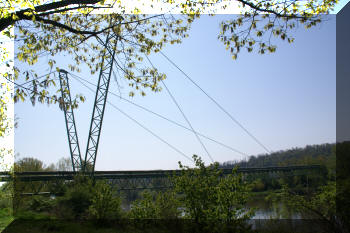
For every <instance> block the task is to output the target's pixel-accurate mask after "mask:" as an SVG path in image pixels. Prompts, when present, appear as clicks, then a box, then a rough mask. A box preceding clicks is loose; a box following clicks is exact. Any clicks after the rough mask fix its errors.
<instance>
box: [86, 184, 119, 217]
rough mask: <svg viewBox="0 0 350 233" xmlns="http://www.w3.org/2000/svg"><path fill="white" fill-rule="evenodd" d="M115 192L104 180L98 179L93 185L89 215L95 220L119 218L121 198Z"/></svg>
mask: <svg viewBox="0 0 350 233" xmlns="http://www.w3.org/2000/svg"><path fill="white" fill-rule="evenodd" d="M115 193H116V192H115V190H114V189H113V188H111V186H110V185H109V184H107V183H106V182H105V181H98V182H97V183H96V184H95V186H94V191H93V196H92V199H91V205H90V206H89V217H90V218H92V219H95V220H97V221H105V220H108V219H117V218H121V216H122V211H121V199H120V198H119V197H118V196H116V195H115Z"/></svg>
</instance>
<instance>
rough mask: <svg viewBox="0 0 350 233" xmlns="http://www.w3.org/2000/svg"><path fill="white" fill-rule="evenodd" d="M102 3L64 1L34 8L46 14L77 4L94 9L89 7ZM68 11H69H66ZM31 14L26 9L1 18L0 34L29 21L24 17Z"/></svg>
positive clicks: (30, 10) (81, 0)
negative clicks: (22, 20)
mask: <svg viewBox="0 0 350 233" xmlns="http://www.w3.org/2000/svg"><path fill="white" fill-rule="evenodd" d="M100 1H101V0H63V1H59V2H52V3H48V4H44V5H40V6H36V7H34V11H35V12H46V11H51V10H56V9H57V10H58V9H60V8H62V7H67V6H71V5H77V4H78V5H80V8H89V7H93V6H89V5H93V4H96V3H98V2H100ZM62 11H65V9H62ZM66 11H69V9H66ZM31 12H33V10H32V9H24V10H20V11H17V12H14V13H13V14H11V16H10V17H6V18H1V19H0V32H1V31H3V30H5V29H6V28H7V27H9V26H11V25H13V24H14V23H15V22H16V21H18V20H21V19H28V18H25V17H23V16H26V15H25V13H31ZM12 16H17V17H18V18H19V19H13V17H12Z"/></svg>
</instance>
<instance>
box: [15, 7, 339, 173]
mask: <svg viewBox="0 0 350 233" xmlns="http://www.w3.org/2000/svg"><path fill="white" fill-rule="evenodd" d="M341 4H342V2H341V3H340V5H341ZM335 12H337V9H335ZM228 17H229V16H227V15H217V16H215V17H209V16H202V17H201V18H200V19H199V20H198V21H197V22H196V21H195V22H194V23H193V25H192V28H191V31H190V33H189V34H190V37H189V38H187V39H184V40H183V43H182V44H180V45H169V46H167V47H166V48H165V49H164V50H163V52H164V53H165V54H166V55H167V56H168V57H169V58H171V60H172V61H173V62H175V63H176V64H177V65H178V66H179V67H180V68H181V69H182V70H183V71H184V72H185V73H186V74H187V75H189V76H190V77H191V78H192V79H193V80H194V81H195V82H196V83H197V84H198V85H199V86H200V87H201V88H202V89H204V90H205V91H206V92H207V93H208V94H209V95H210V96H211V97H212V98H214V99H215V100H216V101H217V102H218V103H220V105H222V106H223V107H224V108H225V109H226V111H228V112H229V113H230V114H232V116H233V117H235V119H237V120H238V121H239V122H240V124H242V125H243V126H244V127H245V128H246V129H247V130H248V131H249V132H250V133H251V134H252V135H254V136H255V137H256V138H257V139H258V140H259V141H260V142H261V143H262V144H264V145H265V146H266V147H267V148H268V149H269V150H270V151H278V150H285V149H290V148H293V147H303V146H305V145H310V144H321V143H333V142H335V137H336V130H335V126H336V113H335V112H336V104H335V103H336V102H335V101H336V81H335V80H336V62H335V60H336V59H335V55H336V53H335V48H336V43H335V33H336V31H335V25H336V24H335V23H336V22H335V15H330V16H329V17H328V20H327V21H325V22H323V23H322V24H321V25H319V26H316V27H315V28H311V29H309V30H305V29H304V28H300V29H298V30H296V31H295V32H294V33H293V35H294V37H295V42H294V43H292V44H288V43H286V42H281V41H278V40H276V43H277V51H276V52H275V53H273V54H265V55H260V54H256V53H253V54H248V53H245V52H242V53H240V54H239V57H238V59H237V60H232V59H231V55H230V54H229V53H228V51H226V50H225V47H224V45H223V44H222V43H221V42H220V41H219V40H218V39H217V35H218V33H219V23H220V21H222V20H223V19H226V18H228ZM150 59H151V61H152V62H153V63H154V65H155V66H156V67H158V69H159V70H160V71H161V72H164V73H166V74H167V79H166V85H167V87H168V88H169V89H170V90H171V93H172V94H173V95H174V97H175V98H176V100H177V102H178V103H179V104H180V106H181V108H182V110H183V111H184V113H185V114H186V116H187V118H188V119H189V120H190V122H191V123H192V126H193V128H194V129H195V130H196V131H198V132H201V133H202V134H205V135H206V136H209V137H211V138H213V139H215V140H217V141H220V142H222V143H224V144H226V145H229V146H231V147H232V148H235V149H237V150H239V151H241V152H244V154H245V155H242V154H239V153H236V152H233V151H231V150H229V149H227V148H225V147H222V146H220V145H218V144H215V143H213V142H211V141H209V140H207V139H203V138H202V140H203V143H204V144H205V146H206V148H207V150H208V151H209V153H210V155H211V157H212V158H213V159H214V160H215V161H218V162H225V161H229V160H241V159H245V158H247V156H248V155H257V154H262V153H266V150H264V148H263V147H261V146H260V145H258V144H257V143H256V142H255V141H254V140H253V139H252V138H251V137H250V136H249V135H248V134H247V133H246V132H245V131H244V130H242V129H241V128H240V127H239V126H238V125H237V124H235V123H234V122H233V121H232V120H230V118H229V117H228V116H227V115H225V114H224V113H223V112H222V111H221V110H220V109H219V108H218V107H217V106H216V105H215V104H213V102H211V101H210V100H209V99H208V98H207V97H206V96H205V95H204V94H203V93H202V92H201V91H200V90H199V89H198V88H196V87H195V86H194V85H192V84H191V82H189V81H188V80H187V79H186V78H185V77H184V75H183V74H182V73H181V72H179V71H178V70H177V69H176V68H175V67H174V66H172V65H171V64H170V63H169V62H168V61H167V60H166V59H165V58H164V57H162V56H161V55H152V56H150ZM57 60H58V62H57V63H59V64H60V67H62V68H66V69H67V70H68V66H67V65H68V61H67V58H65V57H60V58H58V59H57ZM45 63H46V60H44V61H39V62H38V65H37V67H45V66H44V64H45ZM38 69H40V68H38ZM42 69H43V70H42V72H43V74H44V73H45V68H42ZM39 72H40V71H39ZM39 72H38V73H39ZM46 73H47V71H46ZM39 74H40V73H39ZM76 75H78V76H80V77H84V78H86V79H89V80H90V81H92V82H94V83H97V78H98V76H97V74H96V75H95V76H91V75H89V74H88V73H87V72H84V71H83V72H82V73H76ZM119 82H120V83H121V84H122V85H123V86H124V87H123V88H122V89H121V95H122V96H123V97H124V98H127V99H129V100H130V101H133V102H135V103H137V104H139V105H142V106H144V107H147V108H149V109H151V110H152V111H154V112H157V113H159V114H161V115H164V116H166V117H168V118H170V119H172V120H174V121H176V122H179V123H180V124H183V125H185V126H187V127H188V125H187V123H186V121H185V120H184V118H183V117H182V115H181V113H180V112H179V111H178V109H177V108H176V105H175V104H174V103H173V102H172V100H171V98H170V97H169V95H168V93H167V92H166V91H165V90H163V91H162V92H160V93H148V94H147V96H146V97H141V96H138V95H136V96H135V97H133V98H129V97H128V91H129V89H128V87H127V83H126V82H123V81H122V80H119ZM70 85H71V92H72V94H73V95H75V94H79V93H82V94H84V95H85V97H86V98H87V101H86V102H85V103H84V104H82V105H80V106H79V108H78V109H77V110H76V111H75V119H76V124H77V131H78V137H79V141H80V148H81V152H82V155H85V150H86V142H87V137H88V130H89V125H90V119H91V113H92V107H93V99H94V93H91V92H90V91H89V90H88V89H86V88H85V87H83V86H82V85H81V84H80V83H78V82H77V81H75V80H74V79H72V78H71V79H70ZM110 91H112V92H114V93H116V94H119V91H118V88H117V84H116V82H115V81H114V80H113V79H112V80H111V85H110ZM108 101H110V102H112V103H113V104H114V105H115V106H117V107H118V108H120V109H121V110H122V111H124V112H126V113H127V114H129V115H130V116H131V117H133V118H134V119H136V120H137V121H139V122H140V123H141V124H143V125H144V126H145V127H147V128H149V129H150V130H152V131H153V132H154V133H155V134H157V135H159V136H160V137H161V138H163V140H165V141H167V142H168V143H170V144H171V145H173V146H174V147H176V148H177V149H178V150H180V151H182V152H183V153H184V154H185V155H186V156H188V157H191V156H192V155H193V154H197V155H199V156H201V157H202V158H203V160H204V161H205V162H206V163H210V162H211V160H210V158H209V156H208V155H207V153H206V152H205V151H204V149H203V148H202V147H201V145H200V143H199V142H198V141H197V139H196V137H195V135H194V134H193V133H192V132H189V131H186V130H184V129H182V128H179V127H177V126H175V125H173V124H171V123H169V122H167V121H164V120H163V119H160V118H157V117H156V116H154V115H152V114H149V113H147V112H145V111H143V110H140V109H138V108H136V107H135V106H133V105H130V104H129V103H126V102H125V101H123V100H121V99H119V98H117V97H115V96H112V95H111V94H109V96H108ZM15 114H16V116H17V117H18V118H19V121H18V123H19V127H18V128H17V129H15V137H14V138H15V153H16V154H17V156H16V159H21V158H23V157H35V158H38V159H40V160H42V161H44V163H45V164H50V163H56V162H57V161H58V160H59V159H60V158H62V157H69V156H70V155H69V146H68V142H67V134H66V129H65V121H64V114H63V112H62V111H60V110H59V108H58V106H56V105H50V106H47V105H41V104H37V105H36V106H35V107H33V106H32V105H31V103H30V102H29V101H27V102H24V103H17V104H15ZM178 161H182V163H184V164H186V165H190V166H191V165H193V163H192V162H191V161H189V160H188V159H187V158H185V157H184V156H183V155H181V154H179V153H178V152H176V151H175V150H173V149H172V148H171V147H169V146H168V145H166V144H165V143H163V142H162V141H160V140H159V139H158V138H156V137H154V136H153V135H151V134H150V133H149V132H148V131H146V130H144V129H143V128H141V127H140V126H139V125H137V124H135V123H134V122H133V121H131V120H130V119H128V118H126V117H125V116H124V115H123V114H121V113H120V112H118V111H117V110H116V109H114V108H113V107H112V106H110V105H107V106H106V111H105V116H104V122H103V126H102V133H101V138H100V144H99V150H98V156H97V160H96V170H140V169H144V170H150V169H176V168H178Z"/></svg>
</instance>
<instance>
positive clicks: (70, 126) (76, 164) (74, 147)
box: [59, 69, 82, 171]
mask: <svg viewBox="0 0 350 233" xmlns="http://www.w3.org/2000/svg"><path fill="white" fill-rule="evenodd" d="M59 79H60V85H61V96H62V103H60V104H61V107H62V109H63V112H64V119H65V121H66V129H67V136H68V143H69V150H70V155H71V160H72V166H73V171H81V170H82V159H81V154H80V147H79V140H78V134H77V128H76V126H75V119H74V112H73V108H72V99H71V96H70V89H69V82H68V75H67V71H65V70H62V69H61V70H60V71H59Z"/></svg>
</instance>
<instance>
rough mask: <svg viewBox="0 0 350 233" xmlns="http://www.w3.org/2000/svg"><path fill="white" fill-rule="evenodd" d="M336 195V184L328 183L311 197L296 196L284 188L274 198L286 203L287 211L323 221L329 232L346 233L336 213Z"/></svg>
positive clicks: (338, 214)
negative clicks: (297, 212)
mask: <svg viewBox="0 0 350 233" xmlns="http://www.w3.org/2000/svg"><path fill="white" fill-rule="evenodd" d="M336 195H337V190H336V182H335V181H330V182H329V183H328V184H327V185H324V186H321V187H320V188H319V190H318V191H317V192H316V193H315V194H314V195H312V196H311V197H310V196H301V195H299V194H296V193H294V192H292V191H291V190H289V189H288V188H287V186H284V187H283V189H282V192H281V193H280V194H275V198H276V197H277V199H278V200H282V201H283V202H284V203H286V205H287V206H288V208H289V209H292V210H294V211H299V212H300V213H304V214H305V213H306V214H308V215H311V216H313V217H315V218H316V219H320V220H322V221H324V222H325V223H326V225H325V227H327V229H328V231H329V232H335V233H341V232H347V231H346V228H345V227H346V226H345V224H344V223H343V222H342V220H343V219H341V217H342V216H341V215H340V213H338V212H337V208H336V207H337V205H336ZM328 231H327V232H328Z"/></svg>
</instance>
